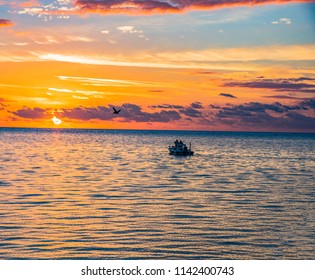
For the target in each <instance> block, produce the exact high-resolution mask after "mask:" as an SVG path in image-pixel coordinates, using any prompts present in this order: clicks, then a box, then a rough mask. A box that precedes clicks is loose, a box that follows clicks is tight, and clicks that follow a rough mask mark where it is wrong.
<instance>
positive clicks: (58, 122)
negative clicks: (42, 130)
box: [52, 116, 62, 125]
mask: <svg viewBox="0 0 315 280" xmlns="http://www.w3.org/2000/svg"><path fill="white" fill-rule="evenodd" d="M52 121H53V123H54V124H55V125H59V124H61V123H62V120H61V119H58V118H57V117H55V116H54V117H53V118H52Z"/></svg>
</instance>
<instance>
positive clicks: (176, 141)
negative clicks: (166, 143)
mask: <svg viewBox="0 0 315 280" xmlns="http://www.w3.org/2000/svg"><path fill="white" fill-rule="evenodd" d="M178 143H179V142H178V140H177V139H176V140H175V142H174V144H175V148H177V145H178Z"/></svg>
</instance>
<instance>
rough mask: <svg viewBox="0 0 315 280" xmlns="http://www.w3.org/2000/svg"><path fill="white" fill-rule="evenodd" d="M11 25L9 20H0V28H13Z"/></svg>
mask: <svg viewBox="0 0 315 280" xmlns="http://www.w3.org/2000/svg"><path fill="white" fill-rule="evenodd" d="M13 25H14V23H13V22H12V21H11V20H8V19H1V18H0V28H1V27H9V26H13Z"/></svg>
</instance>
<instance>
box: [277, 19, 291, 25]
mask: <svg viewBox="0 0 315 280" xmlns="http://www.w3.org/2000/svg"><path fill="white" fill-rule="evenodd" d="M279 21H280V22H282V23H284V24H291V23H292V20H291V19H290V18H280V20H279Z"/></svg>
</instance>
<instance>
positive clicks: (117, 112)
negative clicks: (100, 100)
mask: <svg viewBox="0 0 315 280" xmlns="http://www.w3.org/2000/svg"><path fill="white" fill-rule="evenodd" d="M113 110H114V112H113V114H117V115H118V114H119V112H120V111H121V109H119V110H116V109H115V107H113Z"/></svg>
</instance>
